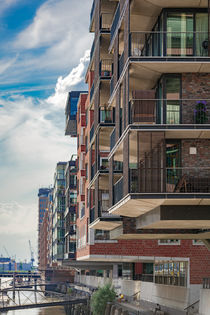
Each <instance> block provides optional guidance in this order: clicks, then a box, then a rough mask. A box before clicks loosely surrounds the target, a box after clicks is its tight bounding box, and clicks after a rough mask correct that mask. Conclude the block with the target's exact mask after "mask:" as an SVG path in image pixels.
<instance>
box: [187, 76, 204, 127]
mask: <svg viewBox="0 0 210 315" xmlns="http://www.w3.org/2000/svg"><path fill="white" fill-rule="evenodd" d="M182 99H185V100H188V101H183V108H182V122H183V123H185V124H192V123H193V111H194V109H195V106H196V99H197V100H206V99H210V74H209V73H183V74H182ZM189 100H190V101H189ZM191 100H192V101H191ZM207 115H208V118H209V119H208V123H210V102H209V101H207Z"/></svg>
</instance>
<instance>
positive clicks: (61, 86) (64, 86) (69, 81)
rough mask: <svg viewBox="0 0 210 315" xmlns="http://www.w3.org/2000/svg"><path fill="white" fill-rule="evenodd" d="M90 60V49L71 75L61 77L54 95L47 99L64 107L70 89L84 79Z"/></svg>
mask: <svg viewBox="0 0 210 315" xmlns="http://www.w3.org/2000/svg"><path fill="white" fill-rule="evenodd" d="M89 60H90V51H89V50H87V51H86V52H85V55H84V57H82V58H81V59H80V62H79V64H78V66H77V67H75V68H73V69H72V70H71V72H70V73H69V75H67V76H66V77H64V78H63V77H59V78H58V81H57V84H56V87H55V93H54V95H52V96H50V97H49V98H48V99H47V102H49V103H51V104H53V105H55V106H56V107H57V106H58V107H61V108H62V107H64V105H65V102H66V97H67V93H68V92H69V91H70V89H71V88H72V87H74V86H76V85H77V84H78V83H79V82H81V81H82V80H83V79H84V71H85V70H86V68H87V63H88V62H89Z"/></svg>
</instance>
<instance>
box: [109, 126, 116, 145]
mask: <svg viewBox="0 0 210 315" xmlns="http://www.w3.org/2000/svg"><path fill="white" fill-rule="evenodd" d="M115 143H116V129H115V128H114V129H113V131H112V133H111V136H110V150H112V149H113V148H114V146H115Z"/></svg>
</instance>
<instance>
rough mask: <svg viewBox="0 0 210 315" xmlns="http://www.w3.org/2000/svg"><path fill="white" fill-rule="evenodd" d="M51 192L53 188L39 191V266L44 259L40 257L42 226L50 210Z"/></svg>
mask: <svg viewBox="0 0 210 315" xmlns="http://www.w3.org/2000/svg"><path fill="white" fill-rule="evenodd" d="M50 192H51V188H40V189H39V191H38V265H40V261H41V260H42V259H43V257H40V250H41V249H40V246H41V243H40V241H41V237H42V236H41V225H42V223H43V220H44V216H45V212H46V211H47V210H48V205H49V194H50Z"/></svg>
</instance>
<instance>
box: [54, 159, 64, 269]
mask: <svg viewBox="0 0 210 315" xmlns="http://www.w3.org/2000/svg"><path fill="white" fill-rule="evenodd" d="M66 164H67V163H66V162H58V163H57V165H56V169H55V173H54V186H53V213H52V262H53V263H54V264H57V265H60V264H61V263H62V260H63V259H64V244H65V227H64V213H65V169H66Z"/></svg>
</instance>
